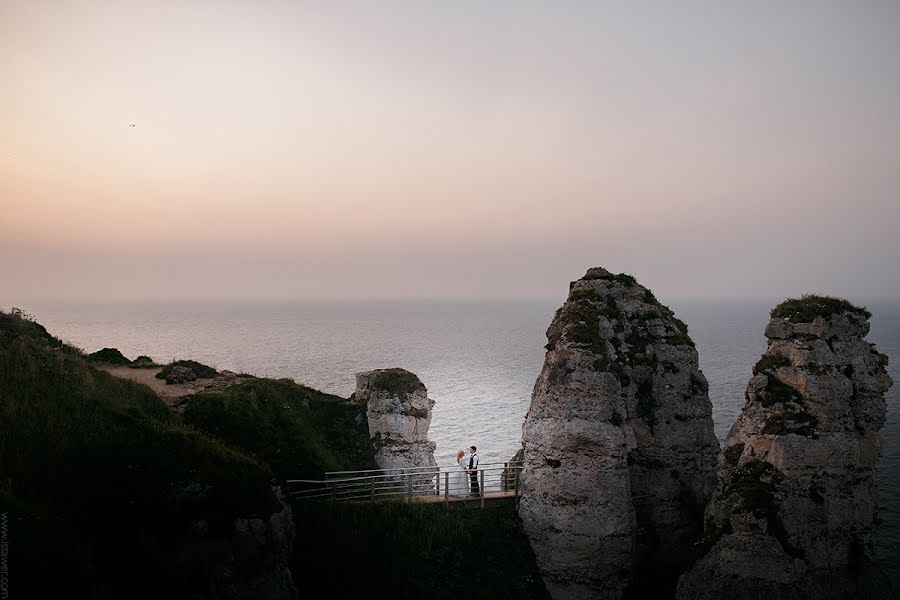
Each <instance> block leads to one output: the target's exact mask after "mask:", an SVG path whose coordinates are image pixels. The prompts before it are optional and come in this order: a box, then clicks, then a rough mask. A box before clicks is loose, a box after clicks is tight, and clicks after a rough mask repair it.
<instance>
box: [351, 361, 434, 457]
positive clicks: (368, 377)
mask: <svg viewBox="0 0 900 600" xmlns="http://www.w3.org/2000/svg"><path fill="white" fill-rule="evenodd" d="M351 400H352V401H353V402H355V403H365V404H366V417H367V419H368V421H369V436H370V438H371V440H372V445H373V446H374V448H375V462H376V464H378V466H379V467H380V468H382V469H392V470H393V469H406V468H410V467H436V466H437V464H436V463H435V462H434V449H435V443H434V442H429V441H428V427H429V426H430V425H431V408H432V407H433V406H434V400H432V399H430V398H429V397H428V393H427V390H426V389H425V386H424V385H423V384H422V382H421V381H419V378H418V377H416V376H415V375H413V374H412V373H410V372H409V371H405V370H403V369H377V370H375V371H368V372H365V373H357V375H356V392H354V394H353V397H352V398H351Z"/></svg>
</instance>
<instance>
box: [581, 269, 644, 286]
mask: <svg viewBox="0 0 900 600" xmlns="http://www.w3.org/2000/svg"><path fill="white" fill-rule="evenodd" d="M582 279H583V280H585V281H592V280H596V279H605V280H606V281H618V282H619V283H621V284H624V285H625V287H634V286H636V285H637V279H635V277H634V276H633V275H629V274H628V273H619V274H618V275H613V274H612V273H610V274H608V275H606V274H602V273H600V272H599V271H593V270H590V269H589V270H588V272H587V273H585V274H584V277H582Z"/></svg>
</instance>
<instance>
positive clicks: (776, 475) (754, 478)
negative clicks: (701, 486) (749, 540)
mask: <svg viewBox="0 0 900 600" xmlns="http://www.w3.org/2000/svg"><path fill="white" fill-rule="evenodd" d="M783 478H784V477H783V475H782V474H781V472H779V471H778V469H776V468H775V467H774V466H773V465H772V464H771V463H767V462H764V461H759V460H754V461H750V462H748V463H746V464H744V465H743V466H741V467H737V468H735V469H734V470H733V471H731V473H730V474H729V476H728V479H727V481H726V484H725V491H724V496H725V497H728V496H732V495H737V496H738V497H739V498H740V508H742V509H743V510H745V511H747V512H752V513H753V514H754V515H756V516H757V517H767V516H769V515H770V514H772V513H773V512H775V511H776V510H777V509H778V507H777V505H776V499H775V488H776V487H777V485H778V484H779V483H780V482H781V480H782V479H783Z"/></svg>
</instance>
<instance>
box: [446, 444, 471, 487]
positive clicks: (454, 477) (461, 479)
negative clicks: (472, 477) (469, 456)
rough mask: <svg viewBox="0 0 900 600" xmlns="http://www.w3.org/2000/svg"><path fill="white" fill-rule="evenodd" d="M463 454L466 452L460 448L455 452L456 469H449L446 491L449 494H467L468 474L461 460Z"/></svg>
mask: <svg viewBox="0 0 900 600" xmlns="http://www.w3.org/2000/svg"><path fill="white" fill-rule="evenodd" d="M465 455H466V453H465V452H463V451H462V450H460V451H459V452H457V453H456V469H455V470H453V471H450V478H449V483H448V485H447V493H448V494H450V495H451V496H468V495H469V474H468V473H466V464H465V462H464V461H463V457H464V456H465Z"/></svg>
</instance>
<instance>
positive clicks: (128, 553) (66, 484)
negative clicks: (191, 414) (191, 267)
mask: <svg viewBox="0 0 900 600" xmlns="http://www.w3.org/2000/svg"><path fill="white" fill-rule="evenodd" d="M0 332H2V341H0V473H2V474H3V476H2V481H0V511H2V512H9V514H10V516H11V519H10V521H11V527H14V529H13V531H14V532H15V542H14V543H16V544H17V545H18V546H17V547H18V548H19V552H18V553H17V554H16V555H15V556H13V557H12V558H11V560H12V561H13V562H12V566H14V568H15V573H16V579H15V581H12V582H11V585H12V589H13V590H14V591H19V592H21V594H18V595H22V596H23V597H24V596H31V597H45V598H54V597H71V598H82V597H91V596H93V595H96V593H97V591H98V590H103V594H102V595H104V596H109V597H123V598H124V597H135V598H145V597H190V596H191V595H192V594H199V595H206V594H208V593H209V591H210V590H209V589H208V586H209V574H208V573H206V574H204V571H203V568H204V567H203V566H202V565H200V564H197V565H195V566H196V568H193V567H192V568H189V569H188V568H186V567H185V563H184V562H179V560H180V559H179V558H177V554H178V551H179V546H178V544H179V540H183V539H184V536H185V535H187V532H188V531H189V529H190V527H191V523H192V522H197V521H201V520H202V521H204V522H205V523H206V524H207V525H208V528H209V533H208V538H209V539H210V540H211V541H213V540H216V539H219V540H224V539H228V538H230V533H231V532H230V529H231V524H232V523H233V521H234V519H235V518H237V517H240V516H260V517H265V516H267V515H269V514H271V513H272V512H273V511H274V510H275V509H276V507H277V502H276V498H275V496H274V494H273V492H272V489H271V485H270V480H271V478H272V474H271V472H270V471H269V469H267V468H266V467H264V466H262V465H260V464H259V463H258V462H256V461H255V460H254V459H253V458H251V457H249V456H247V455H245V454H242V453H241V452H239V451H237V450H235V449H233V448H229V447H226V446H223V445H222V444H221V443H219V442H217V441H215V440H213V439H211V438H209V437H207V436H205V435H202V434H200V433H198V432H197V431H194V430H191V429H188V428H185V427H184V426H181V425H178V424H176V423H175V422H174V421H173V420H172V417H171V415H170V413H169V411H168V409H167V408H166V406H165V404H164V403H163V402H162V401H161V400H160V399H159V397H157V396H156V394H154V393H153V391H152V390H150V388H148V387H146V386H143V385H140V384H137V383H134V382H131V381H127V380H123V379H119V378H116V377H113V376H112V375H110V374H109V373H106V372H104V371H102V370H100V369H98V368H96V367H94V366H93V365H92V364H91V363H89V362H88V361H86V360H85V358H84V356H83V354H82V353H81V352H79V351H77V349H73V348H71V347H69V346H66V345H63V344H60V343H59V341H58V340H57V339H56V338H53V337H52V336H49V334H47V333H46V330H45V329H44V328H43V327H41V326H39V325H37V324H36V323H30V322H27V319H23V318H22V317H20V316H17V315H13V314H9V313H0ZM13 515H14V518H15V521H13ZM16 557H20V558H16ZM25 557H28V558H27V559H26V558H25ZM18 595H17V596H18Z"/></svg>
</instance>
